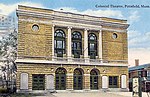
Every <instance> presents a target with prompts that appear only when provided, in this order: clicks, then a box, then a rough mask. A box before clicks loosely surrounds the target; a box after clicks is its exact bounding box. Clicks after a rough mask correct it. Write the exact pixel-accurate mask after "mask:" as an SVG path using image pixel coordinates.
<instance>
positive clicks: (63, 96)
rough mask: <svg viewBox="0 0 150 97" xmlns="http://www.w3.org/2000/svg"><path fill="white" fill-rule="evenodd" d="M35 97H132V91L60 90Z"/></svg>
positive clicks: (145, 94)
mask: <svg viewBox="0 0 150 97" xmlns="http://www.w3.org/2000/svg"><path fill="white" fill-rule="evenodd" d="M34 97H132V92H86V93H83V92H77V93H69V92H60V93H52V94H48V95H47V96H34ZM142 97H148V96H147V93H145V92H143V93H142Z"/></svg>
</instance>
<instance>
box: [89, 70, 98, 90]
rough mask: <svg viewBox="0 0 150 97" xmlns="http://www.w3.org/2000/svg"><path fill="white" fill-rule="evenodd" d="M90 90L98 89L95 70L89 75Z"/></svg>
mask: <svg viewBox="0 0 150 97" xmlns="http://www.w3.org/2000/svg"><path fill="white" fill-rule="evenodd" d="M90 88H91V89H98V74H97V72H96V71H95V70H92V71H91V73H90Z"/></svg>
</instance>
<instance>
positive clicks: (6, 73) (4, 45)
mask: <svg viewBox="0 0 150 97" xmlns="http://www.w3.org/2000/svg"><path fill="white" fill-rule="evenodd" d="M0 56H1V58H2V59H4V60H6V61H4V66H2V67H1V68H2V72H3V80H6V82H9V81H12V80H13V79H15V77H16V71H17V66H16V64H15V60H16V58H17V31H16V29H14V31H13V32H12V33H10V34H9V35H7V36H5V37H3V38H2V40H0Z"/></svg>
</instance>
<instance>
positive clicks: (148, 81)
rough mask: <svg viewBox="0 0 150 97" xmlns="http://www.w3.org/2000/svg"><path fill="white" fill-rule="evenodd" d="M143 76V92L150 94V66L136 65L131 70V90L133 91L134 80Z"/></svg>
mask: <svg viewBox="0 0 150 97" xmlns="http://www.w3.org/2000/svg"><path fill="white" fill-rule="evenodd" d="M139 76H141V81H142V83H141V87H142V91H143V92H150V64H143V65H136V66H134V67H130V68H129V90H130V91H132V88H133V87H132V79H133V78H134V77H139Z"/></svg>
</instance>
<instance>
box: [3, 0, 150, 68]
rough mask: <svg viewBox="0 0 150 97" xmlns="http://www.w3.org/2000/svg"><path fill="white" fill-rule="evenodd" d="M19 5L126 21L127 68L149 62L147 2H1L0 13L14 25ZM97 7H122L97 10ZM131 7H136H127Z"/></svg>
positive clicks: (96, 0) (4, 0) (149, 40)
mask: <svg viewBox="0 0 150 97" xmlns="http://www.w3.org/2000/svg"><path fill="white" fill-rule="evenodd" d="M19 4H20V5H26V6H32V7H39V8H47V9H53V10H60V9H63V11H66V12H73V13H80V14H87V15H92V16H99V17H101V16H104V17H110V18H117V19H125V20H127V22H128V24H130V26H129V28H128V32H127V33H128V61H129V66H134V60H135V59H139V63H140V64H141V65H142V64H147V63H150V59H149V58H150V26H149V23H150V1H149V0H0V14H3V15H9V16H13V17H15V18H16V23H17V16H16V13H15V11H16V9H17V5H19ZM100 5H101V6H105V5H109V6H111V5H113V6H123V7H118V8H114V7H109V8H106V7H105V8H103V7H96V6H100ZM133 5H134V6H139V7H129V6H133ZM141 5H144V6H149V8H148V7H147V8H143V7H141ZM125 6H128V7H125ZM0 35H1V34H0Z"/></svg>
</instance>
